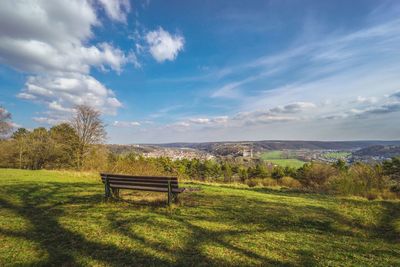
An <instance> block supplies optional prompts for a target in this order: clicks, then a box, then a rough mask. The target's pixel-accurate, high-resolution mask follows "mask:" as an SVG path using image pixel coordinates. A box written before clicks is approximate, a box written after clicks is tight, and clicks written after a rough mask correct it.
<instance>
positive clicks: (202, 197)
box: [0, 169, 400, 266]
mask: <svg viewBox="0 0 400 267" xmlns="http://www.w3.org/2000/svg"><path fill="white" fill-rule="evenodd" d="M190 186H193V185H190ZM195 186H200V187H201V189H202V190H201V191H198V192H188V193H184V194H182V196H181V203H180V204H177V205H174V206H172V207H165V205H164V203H165V199H166V196H165V194H153V193H137V192H133V191H127V192H126V194H125V195H124V196H123V197H124V199H125V200H124V201H115V202H104V201H103V186H102V184H101V183H100V181H99V177H98V176H97V175H95V174H79V173H74V172H58V171H21V170H4V169H0V266H21V265H43V266H49V265H53V266H60V265H62V264H63V265H65V266H76V265H96V266H123V265H127V266H140V265H146V266H170V265H175V266H193V265H203V266H209V265H214V266H221V265H237V266H253V265H264V266H265V265H282V266H304V265H309V266H310V265H311V266H312V265H319V266H400V219H399V218H400V203H399V202H396V201H367V200H363V199H348V198H335V197H330V196H324V195H317V194H303V193H293V192H280V191H270V190H266V189H262V188H252V189H250V188H246V187H239V188H234V187H227V186H215V185H195Z"/></svg>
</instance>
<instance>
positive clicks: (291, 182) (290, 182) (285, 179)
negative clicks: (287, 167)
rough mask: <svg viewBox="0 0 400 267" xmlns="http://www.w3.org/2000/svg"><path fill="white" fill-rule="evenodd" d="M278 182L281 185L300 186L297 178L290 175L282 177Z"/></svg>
mask: <svg viewBox="0 0 400 267" xmlns="http://www.w3.org/2000/svg"><path fill="white" fill-rule="evenodd" d="M279 184H280V185H281V186H284V187H289V188H301V183H300V182H299V181H298V180H296V179H294V178H292V177H290V176H285V177H282V178H281V179H280V180H279Z"/></svg>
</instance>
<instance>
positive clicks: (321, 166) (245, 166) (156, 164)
mask: <svg viewBox="0 0 400 267" xmlns="http://www.w3.org/2000/svg"><path fill="white" fill-rule="evenodd" d="M75 111H76V112H75V115H74V116H73V117H72V118H71V119H70V121H69V122H65V123H60V124H58V125H55V126H53V127H51V128H50V129H46V128H43V127H39V128H35V129H33V130H27V129H25V128H19V129H17V130H16V131H14V132H13V133H12V134H11V135H10V132H11V124H10V120H11V114H9V113H8V112H6V111H5V109H3V108H0V136H2V137H3V138H2V140H1V141H0V167H3V168H20V169H34V170H35V169H42V168H45V169H76V170H92V171H109V172H115V173H126V174H136V175H174V176H178V177H179V178H181V179H185V180H198V181H204V182H218V183H243V184H247V185H248V186H251V187H253V186H267V187H286V188H291V189H297V190H308V191H318V192H326V193H335V194H344V195H358V196H363V197H368V198H375V197H388V198H389V197H398V196H399V195H400V157H398V158H393V159H391V160H387V161H385V162H383V163H376V164H365V163H355V164H352V165H351V166H348V165H346V164H345V162H343V161H341V160H339V161H338V162H337V163H335V164H326V163H319V162H310V163H306V164H304V165H303V166H302V167H301V168H297V169H296V168H292V167H281V166H273V165H270V164H268V163H266V162H265V161H263V160H252V161H249V162H243V161H239V160H237V159H235V158H229V159H228V158H226V157H218V158H217V159H215V160H199V159H191V160H189V159H181V160H171V159H170V158H166V157H160V158H145V157H143V156H141V155H139V154H135V153H129V154H123V155H121V154H114V153H111V152H110V151H109V150H108V149H107V147H106V146H105V145H104V144H103V142H104V140H105V138H106V131H105V124H104V123H103V121H102V120H101V116H100V115H101V114H100V112H99V111H97V110H95V109H93V108H91V107H89V106H84V105H81V106H76V107H75Z"/></svg>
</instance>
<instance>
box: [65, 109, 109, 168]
mask: <svg viewBox="0 0 400 267" xmlns="http://www.w3.org/2000/svg"><path fill="white" fill-rule="evenodd" d="M75 110H76V114H75V116H74V117H73V119H72V122H71V126H72V127H73V128H74V129H75V131H76V133H77V135H78V138H79V139H78V140H79V141H78V142H79V148H78V155H77V165H78V168H81V167H82V162H83V159H84V157H85V154H86V153H87V152H88V150H89V148H90V146H91V145H94V144H99V143H102V142H104V140H105V138H106V131H105V125H104V123H103V121H102V120H101V118H100V115H101V114H100V112H99V111H98V110H96V109H94V108H92V107H90V106H87V105H78V106H75Z"/></svg>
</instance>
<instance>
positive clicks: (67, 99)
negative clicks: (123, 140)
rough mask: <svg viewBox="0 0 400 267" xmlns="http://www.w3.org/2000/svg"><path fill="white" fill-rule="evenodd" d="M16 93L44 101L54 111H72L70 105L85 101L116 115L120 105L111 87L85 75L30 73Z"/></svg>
mask: <svg viewBox="0 0 400 267" xmlns="http://www.w3.org/2000/svg"><path fill="white" fill-rule="evenodd" d="M18 96H19V97H20V98H24V99H32V100H37V101H41V102H44V103H46V104H47V105H48V108H49V109H50V110H51V111H55V112H72V111H73V109H72V108H71V107H73V106H75V105H81V104H86V105H90V106H92V107H94V108H97V109H99V110H102V111H103V112H104V113H107V114H115V113H116V110H117V109H118V108H119V107H121V106H122V104H121V103H120V102H119V101H118V99H116V98H115V96H114V93H113V92H112V91H111V90H110V89H107V88H106V87H105V86H104V85H103V84H101V83H100V82H99V81H97V80H96V79H95V78H93V77H92V76H90V75H85V74H68V75H62V76H54V75H50V76H30V77H28V80H27V82H26V83H25V87H24V89H23V91H22V93H20V94H19V95H18ZM67 115H68V114H67Z"/></svg>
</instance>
